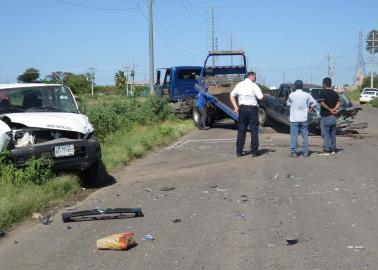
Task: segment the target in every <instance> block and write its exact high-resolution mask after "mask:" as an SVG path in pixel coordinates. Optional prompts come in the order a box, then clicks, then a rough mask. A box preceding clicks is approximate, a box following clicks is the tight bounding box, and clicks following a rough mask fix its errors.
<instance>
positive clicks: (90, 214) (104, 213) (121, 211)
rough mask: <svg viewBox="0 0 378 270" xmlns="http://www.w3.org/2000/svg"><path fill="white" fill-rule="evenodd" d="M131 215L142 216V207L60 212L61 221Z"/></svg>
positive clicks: (114, 217)
mask: <svg viewBox="0 0 378 270" xmlns="http://www.w3.org/2000/svg"><path fill="white" fill-rule="evenodd" d="M130 214H132V215H130ZM131 216H134V217H143V216H144V214H143V212H142V208H96V209H93V210H84V211H76V212H65V213H62V219H63V222H72V221H84V220H97V219H116V218H126V217H131Z"/></svg>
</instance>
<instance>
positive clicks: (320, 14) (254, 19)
mask: <svg viewBox="0 0 378 270" xmlns="http://www.w3.org/2000/svg"><path fill="white" fill-rule="evenodd" d="M147 3H148V0H106V1H105V0H33V1H30V0H0V37H1V38H0V83H12V82H16V80H17V76H18V75H20V74H22V73H23V72H24V71H25V70H26V69H27V68H30V67H33V68H37V69H39V71H40V74H41V78H44V77H45V76H46V75H48V74H49V73H51V72H53V71H65V72H73V73H76V74H81V73H86V72H88V70H89V68H90V67H93V68H94V71H95V78H96V81H95V82H96V84H97V85H110V84H114V74H115V73H116V72H117V71H118V70H124V69H126V68H129V70H130V69H131V68H132V67H134V69H135V74H136V80H148V79H149V68H148V66H149V50H148V9H147ZM212 10H213V11H214V30H215V31H214V33H215V37H216V44H217V48H218V49H219V50H229V49H231V46H232V48H233V49H243V50H244V51H245V53H246V56H247V60H248V69H249V70H253V71H256V72H257V75H258V78H257V82H260V83H262V84H265V85H267V86H276V87H277V86H278V85H279V84H280V83H282V82H283V81H285V82H292V81H295V80H297V79H302V80H303V81H304V82H307V83H315V84H320V83H321V80H322V79H323V77H325V76H327V75H328V64H329V63H330V66H331V67H332V70H333V73H334V74H333V79H334V84H335V85H344V84H352V83H353V79H354V74H355V71H356V64H357V57H358V51H359V50H358V48H359V46H358V45H359V33H360V31H362V38H363V57H364V61H365V62H366V66H365V71H366V73H368V72H369V71H370V69H371V68H370V67H371V64H370V61H371V59H370V57H369V54H368V52H367V51H366V49H365V47H366V38H367V34H368V33H369V32H370V31H371V30H373V29H377V30H378V13H377V11H378V1H377V0H359V1H341V0H327V1H325V0H318V1H313V0H312V1H307V0H302V1H300V0H287V1H280V0H270V1H255V0H249V1H248V0H212V1H206V0H202V1H201V0H153V14H154V16H153V23H154V66H155V69H157V68H162V67H170V66H178V65H196V66H202V65H203V62H204V60H205V57H206V55H207V53H208V51H209V50H211V49H212V16H211V15H212ZM231 44H232V45H231Z"/></svg>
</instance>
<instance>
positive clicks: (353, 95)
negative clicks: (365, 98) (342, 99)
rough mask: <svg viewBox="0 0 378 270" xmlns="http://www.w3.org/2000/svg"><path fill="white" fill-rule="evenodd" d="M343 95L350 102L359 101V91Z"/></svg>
mask: <svg viewBox="0 0 378 270" xmlns="http://www.w3.org/2000/svg"><path fill="white" fill-rule="evenodd" d="M345 94H346V96H347V97H348V98H349V99H350V100H351V101H354V102H358V101H359V100H360V94H361V92H360V90H359V89H356V90H353V91H347V92H345Z"/></svg>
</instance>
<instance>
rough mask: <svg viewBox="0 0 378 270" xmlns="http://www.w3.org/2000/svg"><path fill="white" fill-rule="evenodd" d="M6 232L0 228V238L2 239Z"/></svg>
mask: <svg viewBox="0 0 378 270" xmlns="http://www.w3.org/2000/svg"><path fill="white" fill-rule="evenodd" d="M5 234H6V232H5V231H4V230H3V229H1V228H0V238H2V237H4V236H5Z"/></svg>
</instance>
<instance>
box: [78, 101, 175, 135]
mask: <svg viewBox="0 0 378 270" xmlns="http://www.w3.org/2000/svg"><path fill="white" fill-rule="evenodd" d="M83 109H84V112H85V113H86V115H87V116H88V117H89V119H90V122H91V123H92V124H93V126H94V129H95V131H96V134H97V136H98V137H99V138H100V139H104V138H105V137H106V136H107V135H109V134H112V133H114V132H117V131H118V130H120V129H121V128H122V129H126V130H128V129H130V128H131V127H132V125H133V124H141V125H147V124H150V123H159V122H162V121H165V120H167V119H170V118H172V116H173V109H172V107H171V106H170V105H169V103H168V101H167V100H166V99H164V98H162V97H159V96H155V95H151V96H149V97H148V98H146V99H145V100H142V101H140V100H137V99H123V100H122V99H121V100H110V101H108V102H103V103H101V104H97V105H92V106H91V105H90V104H89V103H88V104H84V106H83Z"/></svg>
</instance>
